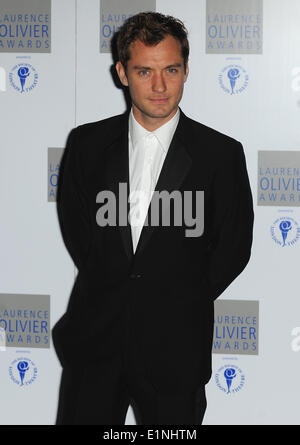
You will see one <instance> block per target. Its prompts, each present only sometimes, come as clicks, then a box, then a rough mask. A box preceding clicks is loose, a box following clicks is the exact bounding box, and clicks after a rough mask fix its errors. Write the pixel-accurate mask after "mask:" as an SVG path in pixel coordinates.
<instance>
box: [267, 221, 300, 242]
mask: <svg viewBox="0 0 300 445" xmlns="http://www.w3.org/2000/svg"><path fill="white" fill-rule="evenodd" d="M271 237H272V239H273V241H275V243H276V244H277V245H278V246H281V247H291V246H294V245H295V244H296V242H297V241H298V239H299V238H300V227H299V224H298V223H297V221H295V220H294V219H293V218H291V217H289V216H282V217H281V218H278V219H276V221H274V223H273V224H272V226H271Z"/></svg>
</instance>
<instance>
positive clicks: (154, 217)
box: [96, 183, 204, 237]
mask: <svg viewBox="0 0 300 445" xmlns="http://www.w3.org/2000/svg"><path fill="white" fill-rule="evenodd" d="M195 194H196V199H195V203H194V206H193V195H194V196H195ZM128 201H129V202H130V204H131V210H130V211H129V213H128V214H127V203H128ZM149 201H150V199H149V196H148V195H147V194H146V193H145V192H144V191H142V190H135V191H132V192H131V193H130V194H129V198H128V200H127V184H126V183H119V199H118V209H117V198H116V196H115V194H114V193H113V192H112V191H110V190H103V191H101V192H99V193H98V194H97V196H96V202H97V203H99V204H103V205H102V206H101V207H100V208H99V209H98V211H97V213H96V221H97V224H98V225H99V226H101V227H104V226H107V225H109V226H116V225H117V224H118V225H119V226H126V225H127V224H128V222H129V223H130V225H131V226H132V227H140V226H148V225H150V226H158V225H160V217H161V225H162V226H170V225H171V215H172V216H174V220H173V221H174V226H182V225H183V224H184V225H185V226H188V227H193V228H191V229H186V230H185V236H186V237H200V236H201V235H202V234H203V232H204V191H200V190H196V191H184V192H180V191H179V190H173V191H172V192H170V193H169V192H168V191H166V190H162V191H157V190H154V191H153V193H152V197H151V201H150V205H149ZM148 205H149V207H150V211H149V214H148ZM171 205H172V208H173V209H174V210H173V212H171ZM193 207H194V209H193ZM136 209H138V210H136ZM160 209H161V211H160ZM117 210H118V215H119V217H118V223H117ZM193 210H194V212H193ZM193 213H195V215H193ZM148 215H150V218H148ZM149 220H150V221H149Z"/></svg>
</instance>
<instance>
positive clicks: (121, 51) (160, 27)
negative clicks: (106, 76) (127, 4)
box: [116, 12, 190, 69]
mask: <svg viewBox="0 0 300 445" xmlns="http://www.w3.org/2000/svg"><path fill="white" fill-rule="evenodd" d="M187 34H188V33H187V30H186V28H185V26H184V24H183V22H182V21H181V20H179V19H176V18H174V17H172V16H169V15H163V14H160V13H159V12H141V13H139V14H136V15H134V16H131V17H129V18H128V19H127V20H126V21H125V22H124V24H123V25H122V27H121V28H120V29H119V30H118V32H117V42H116V43H117V51H118V59H119V61H120V62H121V63H122V65H123V66H124V68H125V69H126V67H127V61H128V60H129V59H130V45H131V44H132V43H133V42H134V41H135V40H141V42H143V43H144V44H145V45H149V46H152V45H157V44H158V43H159V42H161V41H162V40H163V39H164V38H165V37H166V36H167V35H171V36H173V37H174V38H175V39H177V40H178V41H179V43H180V45H181V54H182V57H183V61H184V69H185V68H186V64H187V61H188V57H189V51H190V48H189V42H188V38H187Z"/></svg>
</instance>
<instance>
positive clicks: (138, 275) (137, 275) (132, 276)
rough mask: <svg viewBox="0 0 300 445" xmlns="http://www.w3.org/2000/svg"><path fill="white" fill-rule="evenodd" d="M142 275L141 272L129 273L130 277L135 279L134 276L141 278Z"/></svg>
mask: <svg viewBox="0 0 300 445" xmlns="http://www.w3.org/2000/svg"><path fill="white" fill-rule="evenodd" d="M141 277H142V275H141V274H139V273H138V274H135V273H132V274H131V275H130V278H132V279H136V278H141Z"/></svg>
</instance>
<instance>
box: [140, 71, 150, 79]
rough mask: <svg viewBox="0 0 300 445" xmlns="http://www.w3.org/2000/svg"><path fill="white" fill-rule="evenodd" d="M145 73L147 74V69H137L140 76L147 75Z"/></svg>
mask: <svg viewBox="0 0 300 445" xmlns="http://www.w3.org/2000/svg"><path fill="white" fill-rule="evenodd" d="M147 74H149V71H148V70H141V71H139V75H140V76H142V77H143V76H147Z"/></svg>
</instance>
